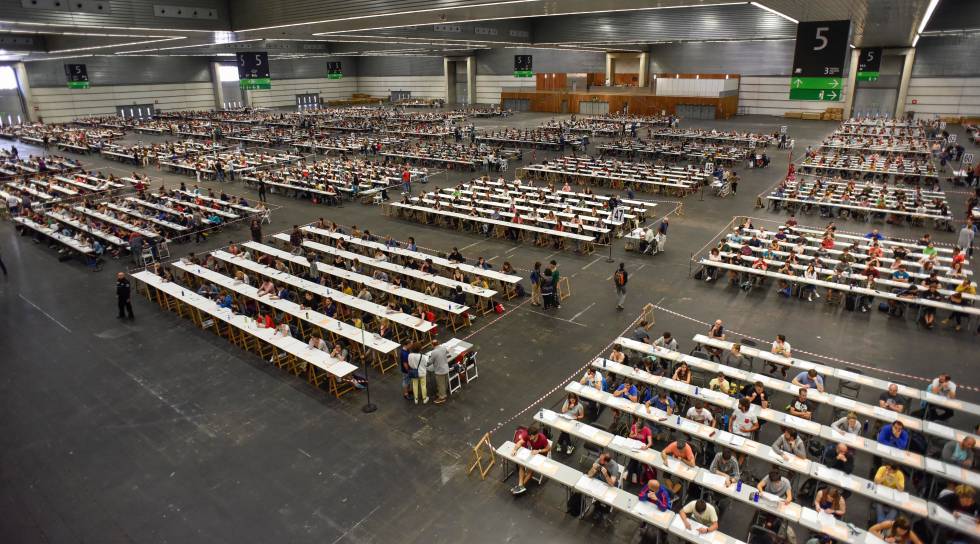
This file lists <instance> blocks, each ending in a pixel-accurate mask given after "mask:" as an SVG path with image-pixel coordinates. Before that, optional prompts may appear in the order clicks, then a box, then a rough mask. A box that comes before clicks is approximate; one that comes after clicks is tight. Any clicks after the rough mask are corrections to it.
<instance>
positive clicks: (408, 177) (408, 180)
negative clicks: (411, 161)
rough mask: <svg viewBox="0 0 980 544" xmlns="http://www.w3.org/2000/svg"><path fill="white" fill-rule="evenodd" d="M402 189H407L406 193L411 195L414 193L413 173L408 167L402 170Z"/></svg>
mask: <svg viewBox="0 0 980 544" xmlns="http://www.w3.org/2000/svg"><path fill="white" fill-rule="evenodd" d="M402 189H404V190H405V194H406V195H409V196H411V194H412V173H411V172H409V171H408V168H405V169H404V170H402Z"/></svg>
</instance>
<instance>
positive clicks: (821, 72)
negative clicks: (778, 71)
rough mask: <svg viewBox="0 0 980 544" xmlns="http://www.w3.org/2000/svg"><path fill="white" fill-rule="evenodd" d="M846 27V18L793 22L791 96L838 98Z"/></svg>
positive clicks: (848, 31)
mask: <svg viewBox="0 0 980 544" xmlns="http://www.w3.org/2000/svg"><path fill="white" fill-rule="evenodd" d="M850 31H851V22H850V21H808V22H803V23H800V24H799V25H797V27H796V50H795V53H794V55H793V76H792V77H791V78H790V88H789V97H790V99H791V100H823V101H838V100H840V99H841V96H842V94H843V93H842V92H841V85H842V83H843V76H844V62H845V60H846V58H847V41H848V36H849V34H850Z"/></svg>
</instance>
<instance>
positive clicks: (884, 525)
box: [868, 516, 922, 544]
mask: <svg viewBox="0 0 980 544" xmlns="http://www.w3.org/2000/svg"><path fill="white" fill-rule="evenodd" d="M868 532H870V533H871V534H873V535H875V536H876V537H878V538H880V539H882V540H884V541H885V542H888V543H889V544H922V540H920V539H919V537H918V536H917V535H916V534H915V532H913V531H912V524H911V523H909V520H908V519H907V518H906V517H905V516H900V517H898V518H895V519H891V520H886V521H882V522H879V523H876V524H874V525H872V526H871V527H870V528H869V529H868Z"/></svg>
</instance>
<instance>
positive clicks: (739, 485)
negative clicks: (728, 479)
mask: <svg viewBox="0 0 980 544" xmlns="http://www.w3.org/2000/svg"><path fill="white" fill-rule="evenodd" d="M735 492H736V493H741V492H742V480H741V478H740V479H739V480H738V483H737V484H735Z"/></svg>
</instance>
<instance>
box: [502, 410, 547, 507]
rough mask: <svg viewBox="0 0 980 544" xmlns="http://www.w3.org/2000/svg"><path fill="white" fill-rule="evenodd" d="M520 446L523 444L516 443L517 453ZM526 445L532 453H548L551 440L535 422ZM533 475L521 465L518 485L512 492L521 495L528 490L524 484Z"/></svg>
mask: <svg viewBox="0 0 980 544" xmlns="http://www.w3.org/2000/svg"><path fill="white" fill-rule="evenodd" d="M520 447H521V446H519V445H517V444H515V445H514V453H515V454H516V453H517V450H518V449H520ZM524 447H526V448H527V449H529V450H531V453H532V454H539V455H548V451H550V450H551V441H550V440H548V437H547V436H545V434H544V432H542V431H541V428H540V427H538V426H537V425H536V424H535V425H531V427H530V428H528V438H527V444H525V445H524ZM532 477H534V473H533V472H531V471H530V470H528V469H526V468H524V466H521V467H520V469H519V470H518V474H517V485H516V486H514V487H513V488H512V489H511V490H510V492H511V493H512V494H514V495H520V494H522V493H524V492H525V491H527V488H525V487H524V486H525V485H526V484H527V482H529V481H530V480H531V478H532Z"/></svg>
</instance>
